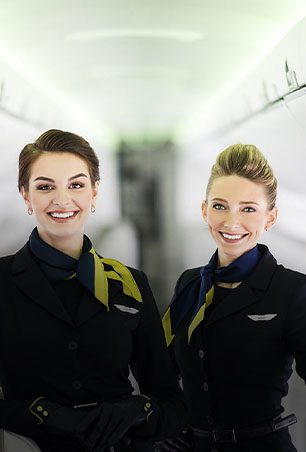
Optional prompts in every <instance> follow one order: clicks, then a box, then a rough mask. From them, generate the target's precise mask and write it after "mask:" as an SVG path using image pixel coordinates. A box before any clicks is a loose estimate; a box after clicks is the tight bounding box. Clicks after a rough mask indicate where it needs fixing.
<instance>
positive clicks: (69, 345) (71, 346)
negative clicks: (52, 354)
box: [68, 341, 78, 350]
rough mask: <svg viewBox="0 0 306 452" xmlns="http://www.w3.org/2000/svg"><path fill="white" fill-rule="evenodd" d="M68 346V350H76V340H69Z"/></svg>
mask: <svg viewBox="0 0 306 452" xmlns="http://www.w3.org/2000/svg"><path fill="white" fill-rule="evenodd" d="M68 348H69V350H77V348H78V343H77V342H76V341H70V342H69V343H68Z"/></svg>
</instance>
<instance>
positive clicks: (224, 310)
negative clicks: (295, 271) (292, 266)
mask: <svg viewBox="0 0 306 452" xmlns="http://www.w3.org/2000/svg"><path fill="white" fill-rule="evenodd" d="M261 247H263V246H262V245H261ZM264 249H265V252H264V254H263V257H262V258H261V260H260V262H259V264H258V265H257V267H256V268H255V269H254V271H253V273H252V274H251V276H250V277H249V278H248V279H247V280H246V281H244V282H243V283H241V285H240V286H238V287H237V288H236V289H233V290H232V293H230V294H229V295H228V296H227V297H226V299H225V300H223V301H222V303H220V304H219V305H218V306H216V308H215V309H214V311H213V312H212V313H211V316H210V317H209V319H208V321H207V323H206V325H205V327H208V326H209V325H211V324H212V323H214V322H217V321H218V320H220V319H222V318H224V317H227V316H229V315H231V314H233V313H235V312H238V311H240V310H241V309H244V308H245V307H246V306H249V305H251V304H253V303H256V302H257V301H258V300H260V299H261V298H262V294H263V292H264V291H265V290H266V288H267V286H268V285H269V283H270V281H271V278H272V276H273V273H274V271H275V270H276V267H277V263H276V260H275V258H274V257H273V256H272V254H271V253H270V252H269V250H268V249H267V248H266V247H264Z"/></svg>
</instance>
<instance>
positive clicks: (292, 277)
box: [276, 264, 306, 284]
mask: <svg viewBox="0 0 306 452" xmlns="http://www.w3.org/2000/svg"><path fill="white" fill-rule="evenodd" d="M276 273H277V275H278V277H279V278H280V279H281V280H284V279H286V280H287V281H291V282H292V284H306V274H305V273H301V272H299V271H296V270H293V269H291V268H287V267H285V266H284V265H281V264H280V265H278V266H277V270H276Z"/></svg>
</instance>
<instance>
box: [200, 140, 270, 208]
mask: <svg viewBox="0 0 306 452" xmlns="http://www.w3.org/2000/svg"><path fill="white" fill-rule="evenodd" d="M233 175H235V176H240V177H244V178H245V179H248V180H250V181H252V182H255V183H256V184H261V185H263V186H264V188H265V191H266V195H267V199H268V208H269V210H272V209H273V208H274V207H275V203H276V195H277V180H276V178H275V176H274V174H273V171H272V168H271V167H270V165H269V164H268V161H267V159H266V158H265V157H264V155H263V154H262V153H261V152H260V150H259V149H258V148H257V147H256V146H254V145H252V144H240V143H237V144H233V145H231V146H229V147H228V148H226V149H224V151H222V152H221V153H220V154H219V155H218V156H217V159H216V162H215V164H214V165H213V166H212V168H211V173H210V177H209V180H208V184H207V188H206V199H207V196H208V194H209V192H210V189H211V186H212V184H213V182H214V180H215V179H217V178H219V177H223V176H233Z"/></svg>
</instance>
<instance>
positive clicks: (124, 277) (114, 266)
mask: <svg viewBox="0 0 306 452" xmlns="http://www.w3.org/2000/svg"><path fill="white" fill-rule="evenodd" d="M29 243H30V249H31V251H32V253H33V254H34V255H35V256H36V257H37V258H38V263H39V266H40V268H41V269H42V271H43V272H44V273H45V275H46V277H47V279H48V280H49V281H63V280H65V279H70V278H77V280H78V281H80V283H81V284H83V285H84V286H85V287H86V288H87V289H88V290H89V291H90V292H91V293H92V294H93V295H94V296H95V297H96V298H97V299H98V300H99V301H100V302H101V303H102V304H103V305H104V306H105V307H106V309H107V310H109V305H108V280H115V281H119V282H120V283H121V285H122V291H123V293H124V294H125V295H128V296H129V297H132V298H134V299H135V300H136V301H139V302H142V297H141V293H140V290H139V288H138V286H137V284H136V281H135V279H134V278H133V275H132V274H131V272H130V270H129V269H128V268H127V267H126V266H125V265H123V264H122V263H121V262H119V261H117V260H115V259H107V258H102V257H99V256H98V254H97V253H96V252H95V250H94V248H93V246H92V244H91V241H90V240H89V238H88V237H87V236H86V235H84V241H83V249H82V254H81V256H80V258H79V259H78V260H77V259H74V258H73V257H71V256H68V255H67V254H65V253H63V252H62V251H59V250H57V249H56V248H53V247H52V246H51V245H49V244H48V243H46V242H44V241H43V240H42V239H41V238H40V237H39V235H38V231H37V228H35V229H34V230H33V231H32V233H31V235H30V239H29Z"/></svg>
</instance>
